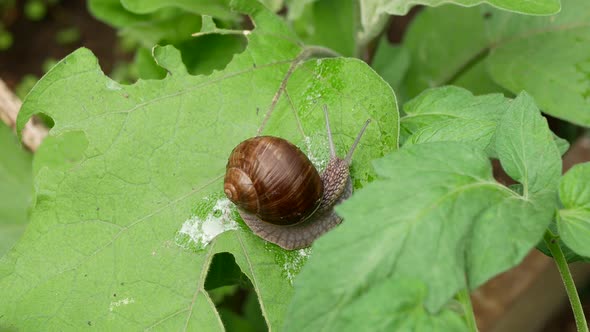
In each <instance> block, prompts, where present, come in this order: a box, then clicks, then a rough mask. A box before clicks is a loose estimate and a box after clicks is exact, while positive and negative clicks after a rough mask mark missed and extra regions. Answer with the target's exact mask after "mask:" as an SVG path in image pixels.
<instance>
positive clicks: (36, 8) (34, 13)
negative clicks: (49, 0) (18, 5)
mask: <svg viewBox="0 0 590 332" xmlns="http://www.w3.org/2000/svg"><path fill="white" fill-rule="evenodd" d="M46 14H47V6H46V5H45V4H44V3H43V1H41V0H28V1H27V2H26V3H25V16H26V17H27V18H28V19H29V20H31V21H40V20H42V19H43V18H44V17H45V15H46Z"/></svg>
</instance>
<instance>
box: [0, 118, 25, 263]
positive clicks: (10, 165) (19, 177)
mask: <svg viewBox="0 0 590 332" xmlns="http://www.w3.org/2000/svg"><path fill="white" fill-rule="evenodd" d="M0 151H2V153H1V154H0V183H2V186H0V257H2V256H3V255H4V254H5V253H6V252H7V251H8V250H9V249H10V248H11V247H12V246H13V245H14V244H15V243H16V241H17V240H18V238H19V237H20V235H21V234H22V232H23V231H24V229H25V226H26V225H27V222H28V209H29V205H30V203H31V193H32V190H33V189H32V177H31V155H30V154H29V153H27V152H25V151H23V150H22V148H21V147H20V144H19V143H18V142H17V140H16V137H15V136H14V134H13V133H12V130H11V129H10V128H9V127H8V126H6V125H5V124H4V123H3V122H0Z"/></svg>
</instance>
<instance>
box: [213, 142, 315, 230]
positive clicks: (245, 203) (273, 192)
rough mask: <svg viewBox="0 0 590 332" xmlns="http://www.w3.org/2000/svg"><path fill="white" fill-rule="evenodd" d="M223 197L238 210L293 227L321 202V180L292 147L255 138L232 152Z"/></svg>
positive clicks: (304, 157)
mask: <svg viewBox="0 0 590 332" xmlns="http://www.w3.org/2000/svg"><path fill="white" fill-rule="evenodd" d="M223 189H224V191H225V194H226V195H227V197H228V198H229V199H230V200H231V201H232V202H233V203H234V204H236V205H237V206H238V207H240V208H241V209H243V210H245V211H247V212H249V213H252V214H254V215H256V216H257V217H258V218H260V219H261V220H262V221H265V222H268V223H271V224H275V225H295V224H298V223H300V222H302V221H304V220H306V219H307V218H308V217H309V216H311V215H312V214H313V213H314V212H315V211H316V209H317V208H318V207H319V205H320V203H321V201H322V195H323V186H322V179H321V177H320V175H319V174H318V172H317V170H316V169H315V167H314V166H313V164H312V163H311V161H310V160H309V159H308V158H307V156H306V155H305V154H304V153H303V152H302V151H301V150H300V149H299V148H298V147H297V146H295V145H294V144H292V143H290V142H288V141H287V140H285V139H282V138H279V137H274V136H257V137H253V138H250V139H247V140H245V141H243V142H242V143H240V144H239V145H238V146H236V147H235V148H234V150H233V151H232V153H231V155H230V157H229V160H228V163H227V167H226V174H225V179H224V187H223Z"/></svg>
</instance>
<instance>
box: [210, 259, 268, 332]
mask: <svg viewBox="0 0 590 332" xmlns="http://www.w3.org/2000/svg"><path fill="white" fill-rule="evenodd" d="M205 289H206V290H207V293H208V294H209V296H210V297H211V300H212V301H213V303H215V307H216V308H217V311H218V312H219V316H220V317H221V321H222V322H223V325H224V327H225V329H226V330H227V331H267V330H268V327H267V326H266V322H265V320H264V317H263V316H262V311H261V309H260V304H259V302H258V296H257V294H256V292H255V291H254V287H253V286H252V282H251V281H250V279H248V277H247V276H246V275H245V274H244V273H242V271H241V270H240V268H239V266H238V265H237V264H236V261H235V259H234V256H233V255H232V254H230V253H219V254H216V255H215V256H213V260H212V261H211V265H210V267H209V272H208V273H207V278H206V279H205Z"/></svg>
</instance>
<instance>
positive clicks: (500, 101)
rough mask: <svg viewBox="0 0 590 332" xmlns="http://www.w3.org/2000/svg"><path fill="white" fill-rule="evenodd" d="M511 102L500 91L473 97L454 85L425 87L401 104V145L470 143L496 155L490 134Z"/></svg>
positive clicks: (493, 131) (492, 135)
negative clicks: (417, 94) (448, 142)
mask: <svg viewBox="0 0 590 332" xmlns="http://www.w3.org/2000/svg"><path fill="white" fill-rule="evenodd" d="M510 102H511V100H510V99H507V98H504V96H502V95H501V94H489V95H485V96H478V97H475V96H473V94H471V92H469V91H467V90H465V89H461V88H458V87H454V86H446V87H442V88H437V89H430V90H426V91H424V92H423V93H421V94H420V95H419V96H418V97H416V98H414V99H412V100H411V101H409V102H408V103H406V104H405V105H404V113H405V115H404V117H403V118H402V121H401V128H402V129H401V130H402V134H403V139H404V140H405V143H404V144H417V143H423V142H432V141H460V142H469V143H470V144H473V145H474V146H477V147H478V148H480V149H485V150H486V151H487V152H488V154H489V155H490V156H492V157H495V156H496V152H495V146H494V141H493V137H494V134H495V132H496V126H497V125H498V122H499V121H500V119H501V118H502V115H503V114H504V112H505V111H506V110H507V109H508V106H509V105H510Z"/></svg>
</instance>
